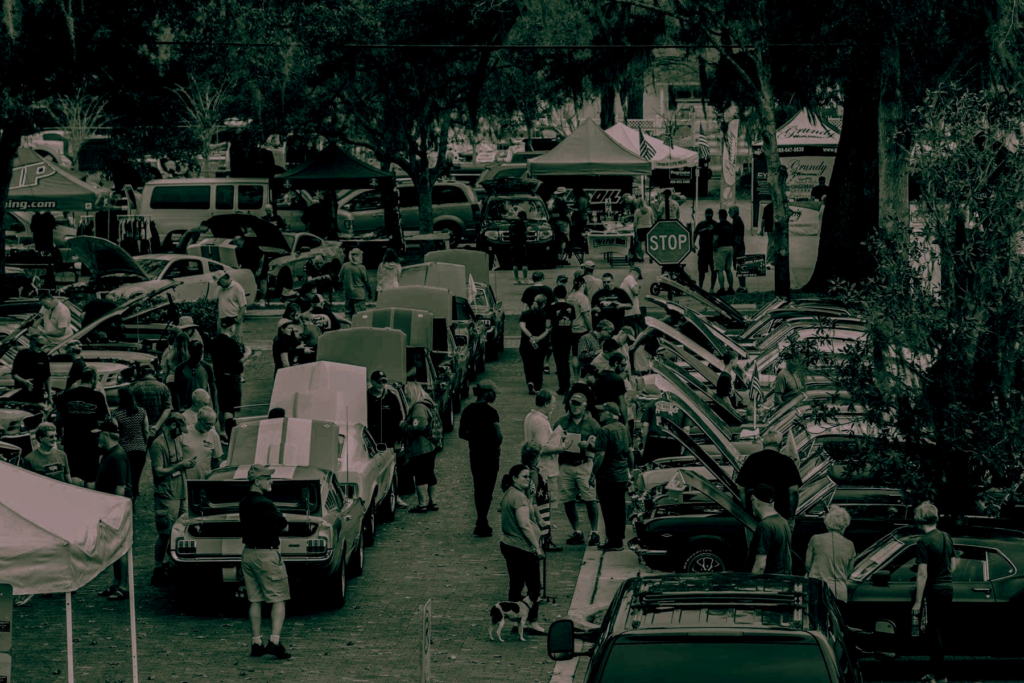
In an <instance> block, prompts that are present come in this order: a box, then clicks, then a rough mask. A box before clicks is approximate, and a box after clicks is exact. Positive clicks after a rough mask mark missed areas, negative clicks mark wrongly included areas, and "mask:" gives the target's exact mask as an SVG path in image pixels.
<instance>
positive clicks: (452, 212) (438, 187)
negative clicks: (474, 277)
mask: <svg viewBox="0 0 1024 683" xmlns="http://www.w3.org/2000/svg"><path fill="white" fill-rule="evenodd" d="M433 199H434V230H435V231H438V232H440V231H444V230H447V231H449V232H450V233H451V235H452V242H453V243H458V242H461V241H463V240H466V239H469V238H472V237H475V236H476V234H477V226H478V225H479V222H480V201H479V200H478V199H477V196H476V193H475V192H474V191H473V188H471V187H470V186H469V185H466V184H465V183H460V182H457V181H454V180H442V181H439V182H437V183H435V184H434V195H433ZM398 207H399V209H400V210H401V212H402V226H403V227H404V228H405V229H406V230H418V229H419V227H420V195H419V191H418V190H417V189H416V188H415V187H414V186H413V185H412V183H408V182H405V183H399V185H398ZM348 220H351V221H352V225H353V229H354V230H355V232H356V234H361V233H367V232H374V231H376V230H380V229H382V228H383V227H384V208H383V206H382V205H381V196H380V190H378V189H376V188H372V189H360V190H353V191H351V192H349V193H348V194H346V195H344V196H342V197H341V198H340V199H338V224H339V225H344V224H345V221H348Z"/></svg>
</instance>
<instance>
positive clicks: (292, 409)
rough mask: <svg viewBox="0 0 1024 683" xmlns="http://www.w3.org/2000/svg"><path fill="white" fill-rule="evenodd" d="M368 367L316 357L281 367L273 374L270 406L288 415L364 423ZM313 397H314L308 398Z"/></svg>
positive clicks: (339, 422) (335, 421)
mask: <svg viewBox="0 0 1024 683" xmlns="http://www.w3.org/2000/svg"><path fill="white" fill-rule="evenodd" d="M368 374H369V371H368V370H367V369H366V368H364V367H362V366H359V365H346V364H344V363H330V362H327V361H316V362H313V363H303V364H301V365H293V366H291V367H288V368H281V369H280V370H278V371H277V374H276V375H275V376H274V390H273V393H272V394H271V396H270V407H271V409H273V408H282V409H284V411H285V415H287V416H289V417H300V418H307V419H312V420H328V421H330V422H334V423H337V424H346V423H349V424H355V423H358V424H362V425H365V424H366V418H367V398H366V391H360V390H359V389H358V388H359V387H365V386H366V381H367V376H368ZM313 398H315V399H316V400H315V401H312V400H310V399H313Z"/></svg>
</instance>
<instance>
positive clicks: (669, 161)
mask: <svg viewBox="0 0 1024 683" xmlns="http://www.w3.org/2000/svg"><path fill="white" fill-rule="evenodd" d="M605 133H608V135H609V137H611V139H612V140H615V142H617V143H619V144H620V145H622V146H623V147H625V148H626V149H628V150H629V151H630V152H632V153H633V154H636V155H637V156H643V155H642V154H640V131H638V130H637V129H635V128H630V127H629V126H627V125H626V124H624V123H622V122H621V121H620V122H619V123H616V124H615V125H614V126H612V127H611V128H609V129H608V130H606V131H605ZM644 137H646V138H647V142H648V143H649V144H650V145H651V147H652V148H653V149H654V156H653V157H652V158H651V168H652V169H653V170H658V169H673V168H688V167H690V166H696V165H697V162H698V161H700V155H698V154H697V153H696V152H694V151H693V150H692V149H686V148H685V147H676V146H675V145H672V146H669V145H666V144H665V143H664V142H662V141H661V140H659V139H658V138H656V137H654V136H653V135H646V134H645V135H644Z"/></svg>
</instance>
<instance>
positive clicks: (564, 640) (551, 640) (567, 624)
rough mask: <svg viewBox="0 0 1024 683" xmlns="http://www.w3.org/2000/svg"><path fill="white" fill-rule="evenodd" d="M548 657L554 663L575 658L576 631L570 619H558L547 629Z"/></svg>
mask: <svg viewBox="0 0 1024 683" xmlns="http://www.w3.org/2000/svg"><path fill="white" fill-rule="evenodd" d="M548 657H550V658H551V659H553V660H555V661H556V662H565V661H568V660H570V659H574V658H576V657H577V652H576V631H575V629H574V628H573V625H572V620H571V619H560V620H558V621H556V622H554V623H553V624H551V625H550V626H549V627H548Z"/></svg>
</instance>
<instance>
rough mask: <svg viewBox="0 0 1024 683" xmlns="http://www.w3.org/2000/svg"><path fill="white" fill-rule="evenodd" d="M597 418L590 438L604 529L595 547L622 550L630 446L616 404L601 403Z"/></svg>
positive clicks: (631, 458)
mask: <svg viewBox="0 0 1024 683" xmlns="http://www.w3.org/2000/svg"><path fill="white" fill-rule="evenodd" d="M598 422H600V423H601V429H600V431H598V433H597V435H596V438H595V440H594V479H595V483H596V485H597V499H598V500H599V501H601V516H602V517H604V533H605V542H604V545H600V546H598V548H600V549H601V550H605V551H609V552H611V551H616V550H622V541H623V540H624V539H625V537H626V488H627V486H628V484H629V471H630V470H631V469H633V449H632V448H630V445H629V432H628V431H626V426H625V425H624V424H622V413H621V412H620V411H619V406H618V405H616V404H614V403H605V404H604V405H602V406H601V411H600V414H599V415H598Z"/></svg>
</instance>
